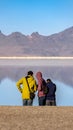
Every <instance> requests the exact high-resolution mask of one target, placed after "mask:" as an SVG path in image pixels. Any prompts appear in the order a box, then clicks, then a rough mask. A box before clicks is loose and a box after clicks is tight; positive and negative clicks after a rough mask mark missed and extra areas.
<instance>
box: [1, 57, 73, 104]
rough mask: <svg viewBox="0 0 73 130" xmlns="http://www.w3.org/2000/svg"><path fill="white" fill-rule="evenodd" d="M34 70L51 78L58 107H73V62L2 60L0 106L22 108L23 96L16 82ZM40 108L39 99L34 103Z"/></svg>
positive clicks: (69, 60)
mask: <svg viewBox="0 0 73 130" xmlns="http://www.w3.org/2000/svg"><path fill="white" fill-rule="evenodd" d="M29 70H32V71H33V72H34V76H35V74H36V72H37V71H41V72H42V73H43V77H44V78H45V79H47V78H51V79H52V80H53V81H54V82H55V84H56V86H57V91H56V102H57V106H73V78H72V77H73V60H71V59H68V60H54V59H52V60H3V59H2V60H1V59H0V105H11V106H15V105H17V106H21V105H22V99H21V94H20V92H19V91H18V89H17V87H16V81H17V80H19V79H20V78H21V77H22V76H25V75H26V74H27V71H29ZM33 105H34V106H38V97H37V93H36V97H35V99H34V102H33Z"/></svg>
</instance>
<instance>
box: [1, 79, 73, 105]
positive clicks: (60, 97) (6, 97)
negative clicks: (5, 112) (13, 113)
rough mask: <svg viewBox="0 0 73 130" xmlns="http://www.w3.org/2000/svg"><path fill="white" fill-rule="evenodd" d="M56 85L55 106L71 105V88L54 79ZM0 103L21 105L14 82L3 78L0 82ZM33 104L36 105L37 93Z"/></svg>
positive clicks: (72, 93) (72, 90)
mask: <svg viewBox="0 0 73 130" xmlns="http://www.w3.org/2000/svg"><path fill="white" fill-rule="evenodd" d="M54 82H55V83H56V85H57V91H56V101H57V106H73V88H72V87H71V86H67V85H65V84H64V83H62V82H59V81H56V80H55V81H54ZM0 105H9V106H10V105H11V106H21V105H22V99H21V94H20V92H19V91H18V90H17V87H16V82H15V81H12V80H10V79H8V78H5V79H4V80H2V81H1V83H0ZM33 106H38V98H37V93H36V97H35V99H34V102H33Z"/></svg>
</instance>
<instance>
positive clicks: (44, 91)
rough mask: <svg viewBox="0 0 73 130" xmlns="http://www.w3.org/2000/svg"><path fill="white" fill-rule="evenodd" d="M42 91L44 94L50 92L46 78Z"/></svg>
mask: <svg viewBox="0 0 73 130" xmlns="http://www.w3.org/2000/svg"><path fill="white" fill-rule="evenodd" d="M42 91H43V93H44V94H47V93H48V92H49V88H48V87H47V84H46V81H45V80H44V79H43V81H42Z"/></svg>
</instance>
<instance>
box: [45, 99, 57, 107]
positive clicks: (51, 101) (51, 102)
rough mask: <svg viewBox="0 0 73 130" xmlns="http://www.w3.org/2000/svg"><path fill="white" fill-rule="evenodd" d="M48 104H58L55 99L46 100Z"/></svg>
mask: <svg viewBox="0 0 73 130" xmlns="http://www.w3.org/2000/svg"><path fill="white" fill-rule="evenodd" d="M46 106H56V101H55V100H46Z"/></svg>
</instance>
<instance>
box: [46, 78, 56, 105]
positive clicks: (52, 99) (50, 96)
mask: <svg viewBox="0 0 73 130" xmlns="http://www.w3.org/2000/svg"><path fill="white" fill-rule="evenodd" d="M47 87H48V88H49V91H48V93H47V95H46V106H56V95H55V92H56V85H55V84H54V83H53V82H52V81H51V79H47Z"/></svg>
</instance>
